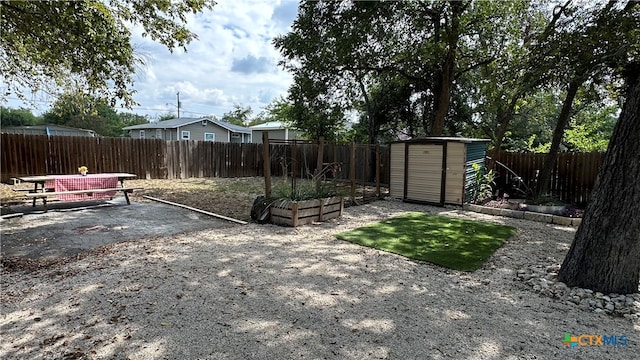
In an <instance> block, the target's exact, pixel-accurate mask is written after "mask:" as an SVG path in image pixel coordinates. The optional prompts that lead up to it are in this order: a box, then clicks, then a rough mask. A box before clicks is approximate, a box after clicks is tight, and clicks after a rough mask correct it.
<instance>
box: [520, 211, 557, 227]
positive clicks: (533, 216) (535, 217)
mask: <svg viewBox="0 0 640 360" xmlns="http://www.w3.org/2000/svg"><path fill="white" fill-rule="evenodd" d="M524 219H525V220H531V221H538V222H543V223H547V224H550V223H551V221H552V219H553V215H549V214H540V213H534V212H530V211H525V213H524Z"/></svg>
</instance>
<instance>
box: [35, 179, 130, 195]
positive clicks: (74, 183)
mask: <svg viewBox="0 0 640 360" xmlns="http://www.w3.org/2000/svg"><path fill="white" fill-rule="evenodd" d="M117 186H118V177H117V176H114V175H111V174H88V175H86V176H82V175H56V176H55V177H54V178H53V179H51V180H47V182H46V184H45V188H46V189H53V190H54V191H56V192H58V191H73V190H91V189H114V188H116V187H117ZM115 194H116V192H115V191H110V192H102V193H89V194H63V195H58V196H57V199H58V200H93V199H109V198H112V197H113V196H114V195H115Z"/></svg>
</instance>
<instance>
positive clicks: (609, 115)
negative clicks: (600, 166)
mask: <svg viewBox="0 0 640 360" xmlns="http://www.w3.org/2000/svg"><path fill="white" fill-rule="evenodd" d="M619 110H620V109H619V108H618V106H617V105H610V106H605V107H599V106H598V104H596V105H592V104H590V105H589V109H586V110H582V111H580V112H579V113H578V114H577V115H576V116H574V117H573V119H572V120H571V123H570V124H569V128H568V129H567V131H566V132H565V142H566V144H567V147H568V148H569V149H570V150H573V151H581V152H592V151H597V152H604V151H606V150H607V147H608V146H609V139H610V138H611V134H612V133H613V128H614V126H615V124H616V120H617V119H618V118H617V115H618V112H619Z"/></svg>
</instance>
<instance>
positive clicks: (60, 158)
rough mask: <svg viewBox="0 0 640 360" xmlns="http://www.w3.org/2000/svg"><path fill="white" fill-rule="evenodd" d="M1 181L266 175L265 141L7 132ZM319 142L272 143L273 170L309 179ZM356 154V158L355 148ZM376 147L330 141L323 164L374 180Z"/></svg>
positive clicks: (385, 161) (385, 175)
mask: <svg viewBox="0 0 640 360" xmlns="http://www.w3.org/2000/svg"><path fill="white" fill-rule="evenodd" d="M0 146H1V158H0V161H1V162H0V175H1V177H2V179H1V181H2V182H10V180H11V178H13V177H18V176H26V175H45V174H75V173H76V172H77V169H78V167H79V166H82V165H84V166H87V167H88V168H89V172H93V173H100V172H127V173H132V174H136V175H137V176H138V178H141V179H176V178H190V177H247V176H263V160H262V144H238V143H220V142H204V141H195V140H191V141H165V140H156V139H129V138H90V137H75V136H50V137H48V136H46V135H19V134H2V136H1V143H0ZM318 146H319V142H318V141H306V142H278V143H274V144H271V145H270V154H271V156H270V160H271V161H270V163H271V167H270V168H271V174H272V175H274V176H285V175H287V176H289V175H291V173H292V164H293V163H295V164H296V167H297V171H296V172H295V175H296V176H297V177H303V178H306V177H310V176H311V175H312V174H314V172H315V171H316V168H317V155H318ZM352 147H353V150H354V152H355V154H354V155H355V156H354V157H353V161H352V154H351V149H352ZM378 150H379V159H380V161H381V164H380V170H381V172H380V177H381V179H380V181H381V182H382V183H383V184H388V182H389V180H388V179H389V172H388V169H389V150H388V147H385V146H379V147H378ZM375 151H376V146H375V145H356V144H354V145H350V144H346V145H344V144H333V143H325V144H324V145H323V164H329V163H331V164H338V168H339V169H338V170H339V171H337V172H336V173H335V177H336V178H339V179H345V180H346V179H350V173H349V171H350V170H353V171H354V174H355V175H354V177H355V179H356V181H357V182H358V183H362V184H365V183H369V182H374V181H375V161H376V156H375V154H376V152H375Z"/></svg>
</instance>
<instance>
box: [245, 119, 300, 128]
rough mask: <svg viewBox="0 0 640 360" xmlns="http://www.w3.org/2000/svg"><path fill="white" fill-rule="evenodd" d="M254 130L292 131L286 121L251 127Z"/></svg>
mask: <svg viewBox="0 0 640 360" xmlns="http://www.w3.org/2000/svg"><path fill="white" fill-rule="evenodd" d="M249 127H250V128H251V129H252V130H283V129H291V128H292V127H291V126H288V125H287V124H286V123H285V122H284V121H269V122H266V123H262V124H258V125H253V126H249Z"/></svg>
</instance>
